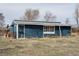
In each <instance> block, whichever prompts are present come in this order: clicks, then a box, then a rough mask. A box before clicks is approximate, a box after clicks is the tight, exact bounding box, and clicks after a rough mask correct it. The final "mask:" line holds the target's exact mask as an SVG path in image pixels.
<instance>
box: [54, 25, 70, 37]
mask: <svg viewBox="0 0 79 59" xmlns="http://www.w3.org/2000/svg"><path fill="white" fill-rule="evenodd" d="M60 29H61V35H62V36H70V35H71V27H70V26H60ZM55 35H56V36H60V31H59V26H55Z"/></svg>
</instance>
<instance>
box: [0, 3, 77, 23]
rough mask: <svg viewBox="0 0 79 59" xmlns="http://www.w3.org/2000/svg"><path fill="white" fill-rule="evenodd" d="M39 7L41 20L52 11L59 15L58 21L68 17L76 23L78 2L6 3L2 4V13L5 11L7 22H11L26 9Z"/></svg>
mask: <svg viewBox="0 0 79 59" xmlns="http://www.w3.org/2000/svg"><path fill="white" fill-rule="evenodd" d="M29 8H32V9H38V10H39V11H40V20H43V17H42V16H44V14H45V12H46V11H51V12H52V13H53V14H54V15H56V16H57V19H56V20H57V21H62V23H63V22H64V21H65V19H66V18H69V19H70V20H69V21H70V22H71V23H72V24H75V23H76V21H75V19H74V14H75V8H76V4H73V3H72V4H71V3H70V4H68V3H67V4H66V3H65V4H64V3H63V4H62V3H60V4H58V3H57V4H56V3H47V4H44V3H43V4H39V3H26V4H25V3H16V4H14V3H10V4H8V3H4V4H0V13H3V15H4V16H5V20H6V22H5V23H6V24H11V23H12V21H13V20H15V19H19V18H20V17H22V16H23V15H24V12H25V10H26V9H29Z"/></svg>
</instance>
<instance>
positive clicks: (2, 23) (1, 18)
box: [0, 13, 4, 27]
mask: <svg viewBox="0 0 79 59" xmlns="http://www.w3.org/2000/svg"><path fill="white" fill-rule="evenodd" d="M3 26H4V16H3V14H2V13H0V27H3Z"/></svg>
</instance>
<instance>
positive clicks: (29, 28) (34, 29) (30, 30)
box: [18, 25, 43, 38]
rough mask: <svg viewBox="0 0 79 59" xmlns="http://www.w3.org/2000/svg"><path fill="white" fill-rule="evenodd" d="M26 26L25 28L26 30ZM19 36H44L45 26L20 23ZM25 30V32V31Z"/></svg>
mask: <svg viewBox="0 0 79 59" xmlns="http://www.w3.org/2000/svg"><path fill="white" fill-rule="evenodd" d="M24 27H25V30H24ZM18 28H19V32H18V33H19V38H23V37H26V38H28V37H40V38H41V37H43V26H41V25H39V26H37V25H19V27H18ZM24 31H25V33H24Z"/></svg>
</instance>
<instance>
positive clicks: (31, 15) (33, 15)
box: [23, 9, 39, 21]
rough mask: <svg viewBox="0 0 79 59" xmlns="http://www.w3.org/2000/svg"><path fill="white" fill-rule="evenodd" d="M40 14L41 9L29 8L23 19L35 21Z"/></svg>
mask: <svg viewBox="0 0 79 59" xmlns="http://www.w3.org/2000/svg"><path fill="white" fill-rule="evenodd" d="M38 16H39V10H36V9H34V10H32V9H27V10H26V12H25V15H24V16H23V19H24V20H27V21H33V20H36V19H37V18H38Z"/></svg>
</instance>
